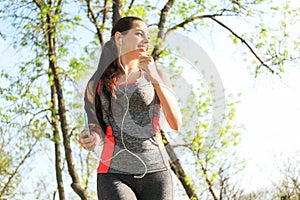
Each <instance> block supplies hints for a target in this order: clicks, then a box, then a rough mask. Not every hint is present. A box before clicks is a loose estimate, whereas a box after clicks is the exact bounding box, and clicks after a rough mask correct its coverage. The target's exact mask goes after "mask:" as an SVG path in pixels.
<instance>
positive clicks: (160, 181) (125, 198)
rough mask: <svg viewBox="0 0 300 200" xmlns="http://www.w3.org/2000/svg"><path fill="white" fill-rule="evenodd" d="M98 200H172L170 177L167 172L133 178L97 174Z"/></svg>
mask: <svg viewBox="0 0 300 200" xmlns="http://www.w3.org/2000/svg"><path fill="white" fill-rule="evenodd" d="M97 193H98V199H99V200H173V186H172V177H171V174H170V171H169V170H166V171H161V172H154V173H149V174H146V175H145V176H144V177H143V178H140V179H138V178H134V177H133V176H132V175H124V174H112V173H108V174H98V177H97Z"/></svg>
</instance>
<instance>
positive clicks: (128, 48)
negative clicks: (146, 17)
mask: <svg viewBox="0 0 300 200" xmlns="http://www.w3.org/2000/svg"><path fill="white" fill-rule="evenodd" d="M119 36H120V37H121V38H122V42H121V43H120V41H119V49H120V50H121V55H125V54H126V56H127V55H128V56H129V55H131V56H134V57H136V58H138V56H139V55H140V54H146V53H147V52H148V51H149V47H150V36H149V31H148V28H147V26H146V24H145V23H144V22H142V21H140V20H135V21H134V22H133V25H132V28H131V29H130V30H129V31H128V32H127V34H126V35H122V34H120V35H119Z"/></svg>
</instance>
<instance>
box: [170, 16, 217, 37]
mask: <svg viewBox="0 0 300 200" xmlns="http://www.w3.org/2000/svg"><path fill="white" fill-rule="evenodd" d="M216 16H222V14H213V15H198V16H193V17H190V18H188V19H186V20H184V21H183V22H180V23H179V24H176V25H175V26H173V27H171V28H169V29H168V30H167V31H166V33H165V35H167V34H168V33H169V32H171V31H174V30H176V29H178V28H184V26H185V25H187V24H188V23H191V22H193V21H196V20H198V19H204V18H212V17H216Z"/></svg>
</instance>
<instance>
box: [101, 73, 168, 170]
mask: <svg viewBox="0 0 300 200" xmlns="http://www.w3.org/2000/svg"><path fill="white" fill-rule="evenodd" d="M115 94H116V97H113V96H112V100H111V108H112V114H111V115H110V114H109V112H107V108H108V104H109V102H108V100H107V98H106V97H105V95H104V94H103V92H102V91H101V90H100V99H101V103H102V108H104V109H103V110H102V112H103V120H104V122H105V124H106V127H107V128H106V139H105V144H104V147H103V152H102V155H101V160H100V163H99V167H98V170H97V171H98V173H122V174H132V175H139V174H144V173H145V172H146V173H151V172H156V171H162V170H166V169H168V168H169V167H170V166H169V163H168V156H167V153H166V150H165V148H164V147H163V145H162V144H161V142H159V141H158V136H159V135H158V134H159V131H160V125H159V118H160V112H161V106H160V102H159V99H158V96H157V95H156V92H155V90H154V87H153V85H152V83H151V82H150V81H149V79H148V78H147V76H146V74H144V72H143V71H140V77H139V78H138V79H137V80H136V81H134V82H128V83H127V84H126V83H124V84H119V83H117V84H116V87H115Z"/></svg>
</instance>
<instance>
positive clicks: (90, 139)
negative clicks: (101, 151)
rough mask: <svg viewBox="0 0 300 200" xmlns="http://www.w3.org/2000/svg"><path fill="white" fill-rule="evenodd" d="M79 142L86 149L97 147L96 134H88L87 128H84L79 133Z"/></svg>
mask: <svg viewBox="0 0 300 200" xmlns="http://www.w3.org/2000/svg"><path fill="white" fill-rule="evenodd" d="M78 142H79V144H80V145H81V146H82V147H83V148H84V149H87V150H89V151H91V150H93V149H94V148H95V146H96V142H97V139H96V137H95V135H94V134H92V135H91V136H88V132H87V130H83V131H82V132H81V133H80V134H79V140H78Z"/></svg>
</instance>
